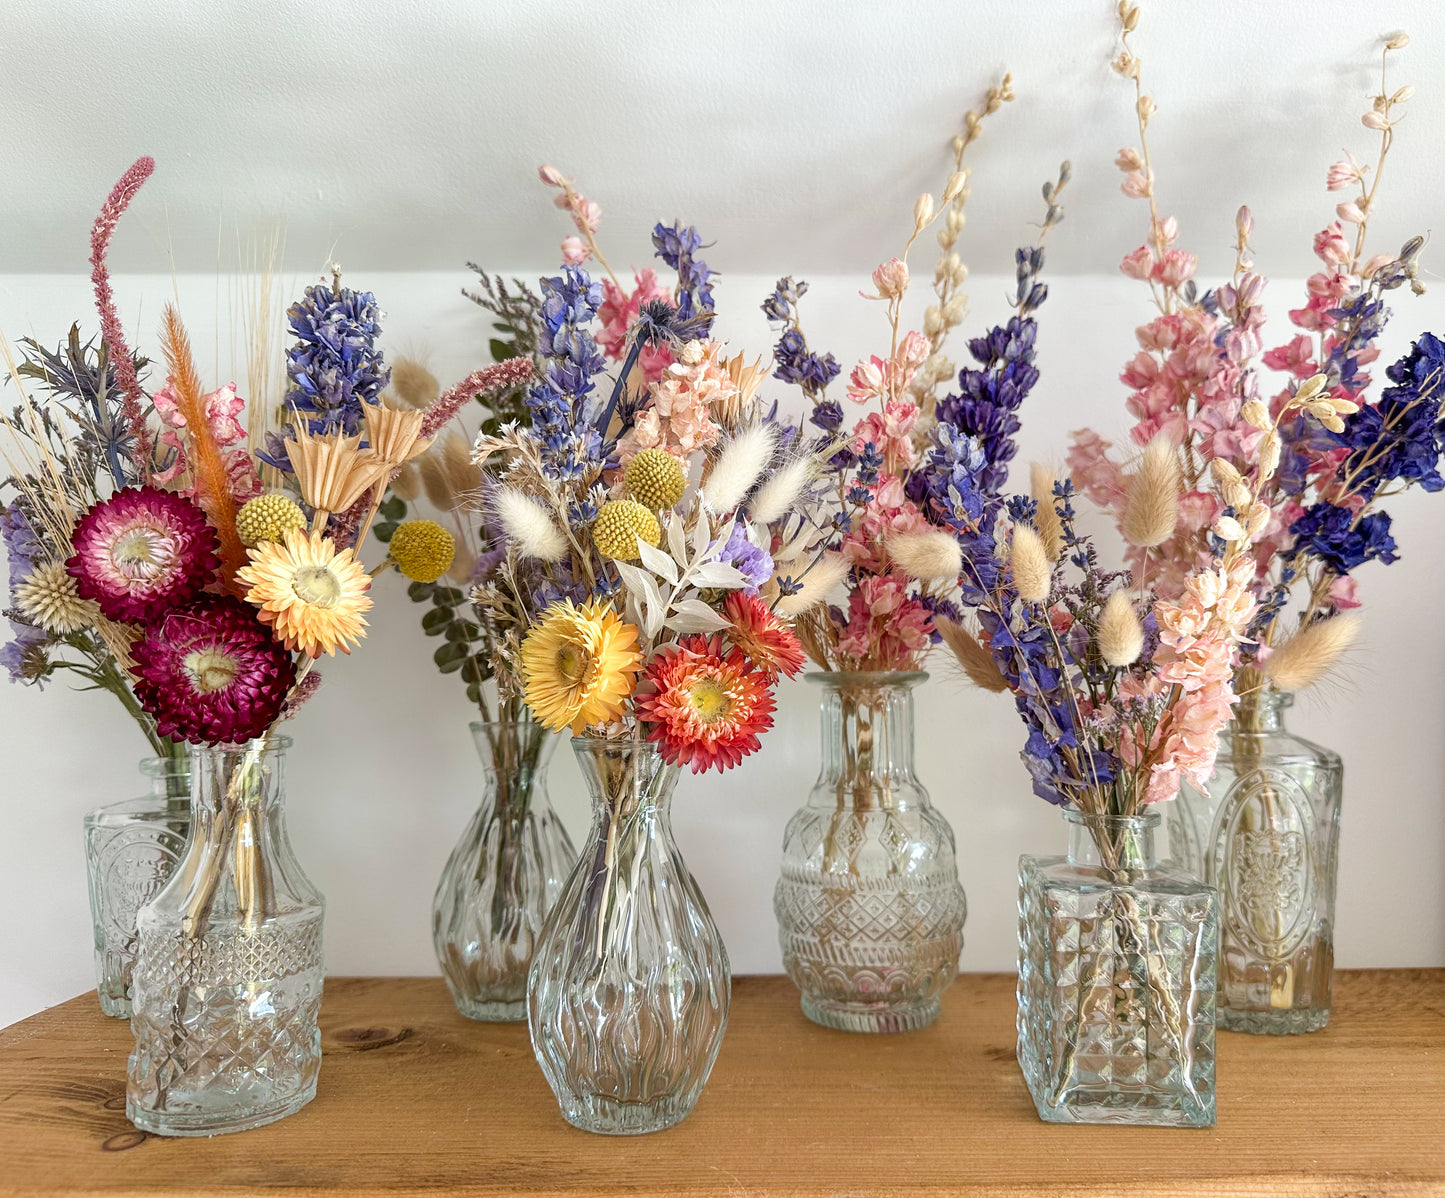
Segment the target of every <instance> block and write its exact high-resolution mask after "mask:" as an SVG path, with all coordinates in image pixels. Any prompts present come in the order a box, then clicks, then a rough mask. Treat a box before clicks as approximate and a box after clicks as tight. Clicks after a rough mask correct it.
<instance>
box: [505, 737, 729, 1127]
mask: <svg viewBox="0 0 1445 1198" xmlns="http://www.w3.org/2000/svg"><path fill="white" fill-rule="evenodd" d="M572 747H573V750H574V751H575V752H576V754H577V759H578V762H579V764H580V765H581V767H582V776H583V778H584V779H585V780H586V783H587V787H588V790H589V791H590V793H591V796H592V805H593V818H592V827H591V830H590V832H589V834H588V837H587V841H586V843H585V844H584V845H583V848H582V852H581V855H580V857H579V858H578V861H577V865H576V867H575V868H574V869H573V871H572V873H571V875H570V876H569V877H568V878H567V882H566V885H565V886H564V887H563V889H562V894H561V897H560V898H559V899H558V900H557V903H556V905H555V906H554V907H553V909H552V913H551V915H549V916H548V918H547V925H546V927H545V928H544V929H543V931H542V935H541V938H540V939H539V941H538V942H537V947H536V950H535V952H534V953H533V957H532V972H531V976H530V979H529V981H528V985H527V1020H528V1027H529V1030H530V1031H531V1035H532V1050H533V1052H535V1053H536V1056H537V1061H538V1063H539V1064H540V1065H541V1067H542V1073H543V1074H544V1075H545V1077H546V1078H547V1082H548V1084H549V1085H550V1086H551V1087H552V1092H553V1093H554V1094H555V1095H556V1096H557V1103H558V1105H559V1106H560V1107H561V1110H562V1116H563V1118H565V1119H566V1120H567V1122H568V1123H571V1124H572V1125H573V1126H574V1127H580V1128H581V1129H582V1130H584V1131H590V1132H599V1133H602V1134H605V1135H636V1134H640V1133H643V1132H653V1131H660V1130H662V1129H663V1128H666V1127H671V1126H672V1125H673V1124H675V1123H678V1122H680V1121H681V1120H682V1119H685V1118H686V1117H687V1115H688V1114H689V1113H690V1112H691V1111H692V1109H693V1106H694V1105H695V1104H696V1102H697V1100H698V1096H699V1095H700V1094H701V1093H702V1089H703V1085H704V1084H705V1083H706V1082H707V1078H708V1074H709V1073H710V1072H712V1066H713V1062H714V1061H715V1060H716V1059H717V1054H718V1049H719V1048H720V1047H721V1045H722V1038H723V1032H724V1031H725V1029H726V1028H727V1020H728V1007H729V1004H730V1002H731V997H732V974H731V971H730V969H729V967H728V955H727V949H726V948H725V947H724V945H723V941H722V936H721V935H719V933H718V930H717V926H716V925H715V924H714V923H713V919H712V915H711V914H710V913H709V911H708V907H707V902H706V901H705V900H704V899H703V897H702V892H701V891H700V890H699V889H698V885H697V882H696V881H695V880H694V878H693V876H692V874H690V873H689V872H688V869H687V866H686V864H684V862H683V859H682V854H681V853H680V852H679V851H678V847H677V844H676V842H675V841H674V840H673V836H672V825H671V817H670V807H671V803H672V792H673V788H674V786H675V785H676V782H677V768H676V767H675V766H670V765H667V764H666V763H664V762H663V760H662V758H661V757H660V756H659V754H658V751H657V748H656V746H654V745H651V744H647V743H644V742H637V741H631V740H629V741H607V740H594V739H587V738H577V739H574V740H573V742H572Z"/></svg>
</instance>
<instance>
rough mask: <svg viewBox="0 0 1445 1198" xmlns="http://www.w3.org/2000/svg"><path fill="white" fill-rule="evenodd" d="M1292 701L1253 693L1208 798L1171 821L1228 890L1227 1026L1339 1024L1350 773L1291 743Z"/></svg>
mask: <svg viewBox="0 0 1445 1198" xmlns="http://www.w3.org/2000/svg"><path fill="white" fill-rule="evenodd" d="M1292 702H1293V697H1292V696H1290V695H1287V694H1283V693H1278V692H1262V691H1255V692H1253V693H1251V694H1246V695H1245V696H1244V698H1243V699H1242V700H1241V702H1240V705H1239V707H1238V708H1237V709H1236V711H1235V718H1234V721H1233V723H1231V724H1230V726H1229V728H1228V729H1227V730H1226V731H1225V733H1224V735H1223V737H1222V738H1221V740H1220V746H1219V757H1218V759H1217V761H1216V763H1215V771H1214V777H1213V779H1211V781H1210V783H1209V794H1208V795H1207V796H1206V795H1201V794H1199V793H1198V792H1197V791H1193V790H1190V789H1189V788H1187V787H1186V788H1185V791H1184V795H1183V796H1182V799H1181V802H1180V803H1177V804H1174V807H1175V810H1174V811H1173V812H1171V814H1170V841H1171V847H1172V849H1173V852H1174V855H1175V857H1176V858H1177V859H1179V860H1180V861H1182V862H1184V863H1186V864H1187V865H1188V867H1189V868H1190V869H1191V870H1194V871H1196V872H1198V873H1200V874H1201V875H1202V876H1203V877H1204V878H1205V879H1206V880H1207V881H1209V882H1211V883H1213V884H1214V885H1215V886H1216V887H1217V888H1218V889H1219V896H1220V923H1219V1026H1220V1027H1223V1028H1227V1029H1229V1030H1230V1031H1240V1032H1258V1033H1264V1034H1270V1035H1288V1034H1292V1033H1297V1032H1313V1031H1318V1030H1319V1029H1320V1028H1322V1027H1324V1026H1325V1024H1326V1023H1328V1022H1329V1018H1330V980H1331V976H1332V975H1333V973H1334V920H1335V881H1336V871H1337V867H1338V862H1339V839H1340V799H1341V790H1342V786H1341V783H1342V781H1343V776H1344V766H1343V763H1342V762H1341V761H1340V758H1339V757H1338V756H1337V755H1336V754H1334V753H1331V752H1330V751H1329V750H1328V749H1323V748H1321V747H1320V746H1319V745H1313V744H1310V742H1309V741H1307V740H1302V739H1300V738H1299V737H1297V736H1294V735H1292V734H1291V733H1290V732H1289V731H1288V730H1287V729H1286V728H1285V726H1284V712H1285V710H1286V709H1287V708H1288V707H1289V705H1290V704H1291V703H1292Z"/></svg>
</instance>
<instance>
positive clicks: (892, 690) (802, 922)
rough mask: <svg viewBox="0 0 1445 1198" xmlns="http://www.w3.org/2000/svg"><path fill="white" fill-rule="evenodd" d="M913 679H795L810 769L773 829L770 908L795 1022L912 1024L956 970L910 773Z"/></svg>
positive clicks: (949, 879) (935, 864)
mask: <svg viewBox="0 0 1445 1198" xmlns="http://www.w3.org/2000/svg"><path fill="white" fill-rule="evenodd" d="M927 677H928V675H926V674H923V673H919V672H911V673H902V672H895V673H843V672H825V673H815V674H810V675H808V678H809V680H810V681H812V682H816V683H818V684H819V685H820V686H822V688H823V699H822V705H821V707H822V755H823V768H822V772H821V773H820V774H819V775H818V781H817V783H816V784H815V785H814V787H813V790H812V793H811V794H810V795H809V796H808V802H807V803H806V804H805V805H804V806H803V807H802V808H801V809H800V810H799V811H798V812H797V814H796V815H794V816H793V818H792V819H791V820H790V821H789V823H788V828H787V831H786V832H785V833H784V836H783V867H782V875H781V877H780V878H779V879H778V885H777V889H776V891H775V893H774V897H773V909H774V911H775V913H776V915H777V919H778V940H779V942H780V944H781V946H782V950H783V965H784V967H785V968H786V969H787V971H788V976H789V977H790V978H792V979H793V982H794V984H795V985H796V986H797V987H798V989H799V990H801V991H802V996H803V1013H804V1014H806V1015H807V1016H808V1018H809V1019H811V1020H813V1021H814V1022H815V1023H821V1024H823V1025H824V1026H825V1027H832V1028H838V1029H840V1030H842V1031H850V1032H901V1031H910V1030H912V1029H914V1028H920V1027H925V1026H927V1025H928V1024H930V1023H932V1022H933V1020H935V1019H936V1018H938V1013H939V1009H940V1005H941V1004H940V1001H939V996H940V995H941V994H942V993H943V991H944V990H946V989H947V988H948V986H949V985H950V984H951V983H952V982H953V979H954V976H955V975H956V974H957V972H958V958H959V953H960V952H961V951H962V948H963V922H964V917H965V915H966V913H967V904H966V903H965V900H964V894H963V887H962V886H960V885H959V882H958V864H957V861H956V860H955V857H954V841H953V829H952V828H950V827H949V826H948V821H947V820H945V819H944V818H943V816H942V815H941V814H939V812H938V811H937V810H935V809H934V807H933V805H932V804H931V803H930V802H929V801H928V792H927V791H926V790H924V788H923V785H922V784H921V783H920V782H919V780H918V778H917V776H916V775H915V774H914V772H913V688H914V687H915V686H917V685H918V684H919V683H920V682H922V681H923V680H924V679H925V678H927Z"/></svg>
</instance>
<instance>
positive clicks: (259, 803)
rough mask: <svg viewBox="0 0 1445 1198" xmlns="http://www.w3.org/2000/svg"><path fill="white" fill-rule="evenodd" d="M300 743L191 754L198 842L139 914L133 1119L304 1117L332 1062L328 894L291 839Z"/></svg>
mask: <svg viewBox="0 0 1445 1198" xmlns="http://www.w3.org/2000/svg"><path fill="white" fill-rule="evenodd" d="M289 747H290V741H289V740H287V739H286V738H284V737H277V736H273V737H271V738H270V739H269V740H268V741H266V740H258V741H252V742H251V743H250V744H249V745H231V746H218V747H215V748H196V749H193V750H192V753H191V834H190V838H189V840H188V841H187V843H186V849H185V852H184V854H183V855H182V857H181V860H180V862H179V864H178V865H177V866H176V868H175V871H174V872H173V873H172V875H171V879H170V881H169V882H168V883H166V885H165V887H164V888H163V889H162V890H161V892H160V893H159V894H157V895H156V897H155V899H154V900H153V901H152V902H151V903H150V904H149V905H148V906H146V907H145V908H144V909H143V910H142V911H141V913H140V916H139V918H138V920H137V930H138V933H139V952H138V955H137V960H136V967H135V981H134V999H133V1003H132V1006H133V1012H132V1016H131V1031H132V1032H133V1034H134V1036H135V1048H134V1050H133V1051H132V1052H131V1055H130V1062H129V1077H128V1083H127V1086H126V1114H127V1116H129V1118H130V1120H131V1122H132V1123H134V1124H135V1125H136V1127H138V1128H140V1129H141V1130H142V1131H147V1132H152V1133H155V1134H157V1135H171V1136H201V1135H216V1134H217V1133H220V1132H232V1131H243V1130H245V1129H247V1128H251V1127H259V1126H260V1125H261V1124H263V1123H271V1122H273V1121H275V1120H277V1119H281V1118H284V1117H285V1116H286V1115H290V1114H293V1113H294V1112H296V1111H298V1110H300V1109H301V1108H302V1107H303V1106H305V1105H306V1104H307V1103H308V1102H310V1101H311V1099H312V1098H313V1097H314V1096H315V1094H316V1077H317V1073H318V1072H319V1070H320V1067H321V1033H320V1029H319V1028H318V1026H317V1016H318V1014H319V1013H320V1009H321V985H322V972H323V970H322V956H321V924H322V915H323V904H322V899H321V895H320V894H318V893H317V891H316V888H315V887H314V886H312V884H311V882H310V881H309V880H308V879H307V877H306V875H305V874H304V873H303V872H302V870H301V867H300V865H299V864H298V863H297V861H296V858H295V855H294V854H293V853H292V851H291V844H290V841H289V840H288V838H287V835H286V825H285V821H284V810H283V797H284V793H285V792H284V788H283V785H282V763H283V758H284V756H285V751H286V749H287V748H289Z"/></svg>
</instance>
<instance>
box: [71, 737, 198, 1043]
mask: <svg viewBox="0 0 1445 1198" xmlns="http://www.w3.org/2000/svg"><path fill="white" fill-rule="evenodd" d="M140 770H141V773H142V774H144V775H145V776H146V777H147V778H148V779H150V791H149V793H147V794H144V795H142V796H141V797H139V798H135V799H124V800H122V801H121V802H119V803H111V804H109V805H108V806H105V807H98V808H96V810H94V811H92V812H90V813H89V814H88V815H87V816H86V817H85V872H86V879H87V881H88V883H89V889H90V917H91V927H92V930H93V931H94V934H95V989H96V993H97V995H98V996H99V997H100V1009H101V1010H102V1011H104V1012H105V1013H106V1014H107V1015H114V1016H116V1017H117V1018H120V1019H129V1018H130V990H131V972H132V970H133V969H134V968H135V953H136V930H135V917H136V914H137V913H138V912H139V911H140V909H141V908H142V907H144V906H145V905H146V904H147V903H148V902H150V901H151V899H153V898H154V897H155V896H156V894H157V893H158V892H159V891H160V888H161V887H162V886H164V885H165V884H166V880H167V879H168V878H169V877H170V876H171V870H172V869H174V868H175V864H176V862H177V861H178V860H179V859H180V856H181V850H182V849H184V848H185V844H186V835H187V833H188V832H189V831H190V827H191V784H190V776H191V768H190V758H189V756H188V755H187V753H186V746H185V745H180V746H179V747H178V748H177V749H176V751H175V752H174V753H172V754H171V755H169V756H165V757H147V758H146V759H145V760H144V761H142V762H141V763H140Z"/></svg>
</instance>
